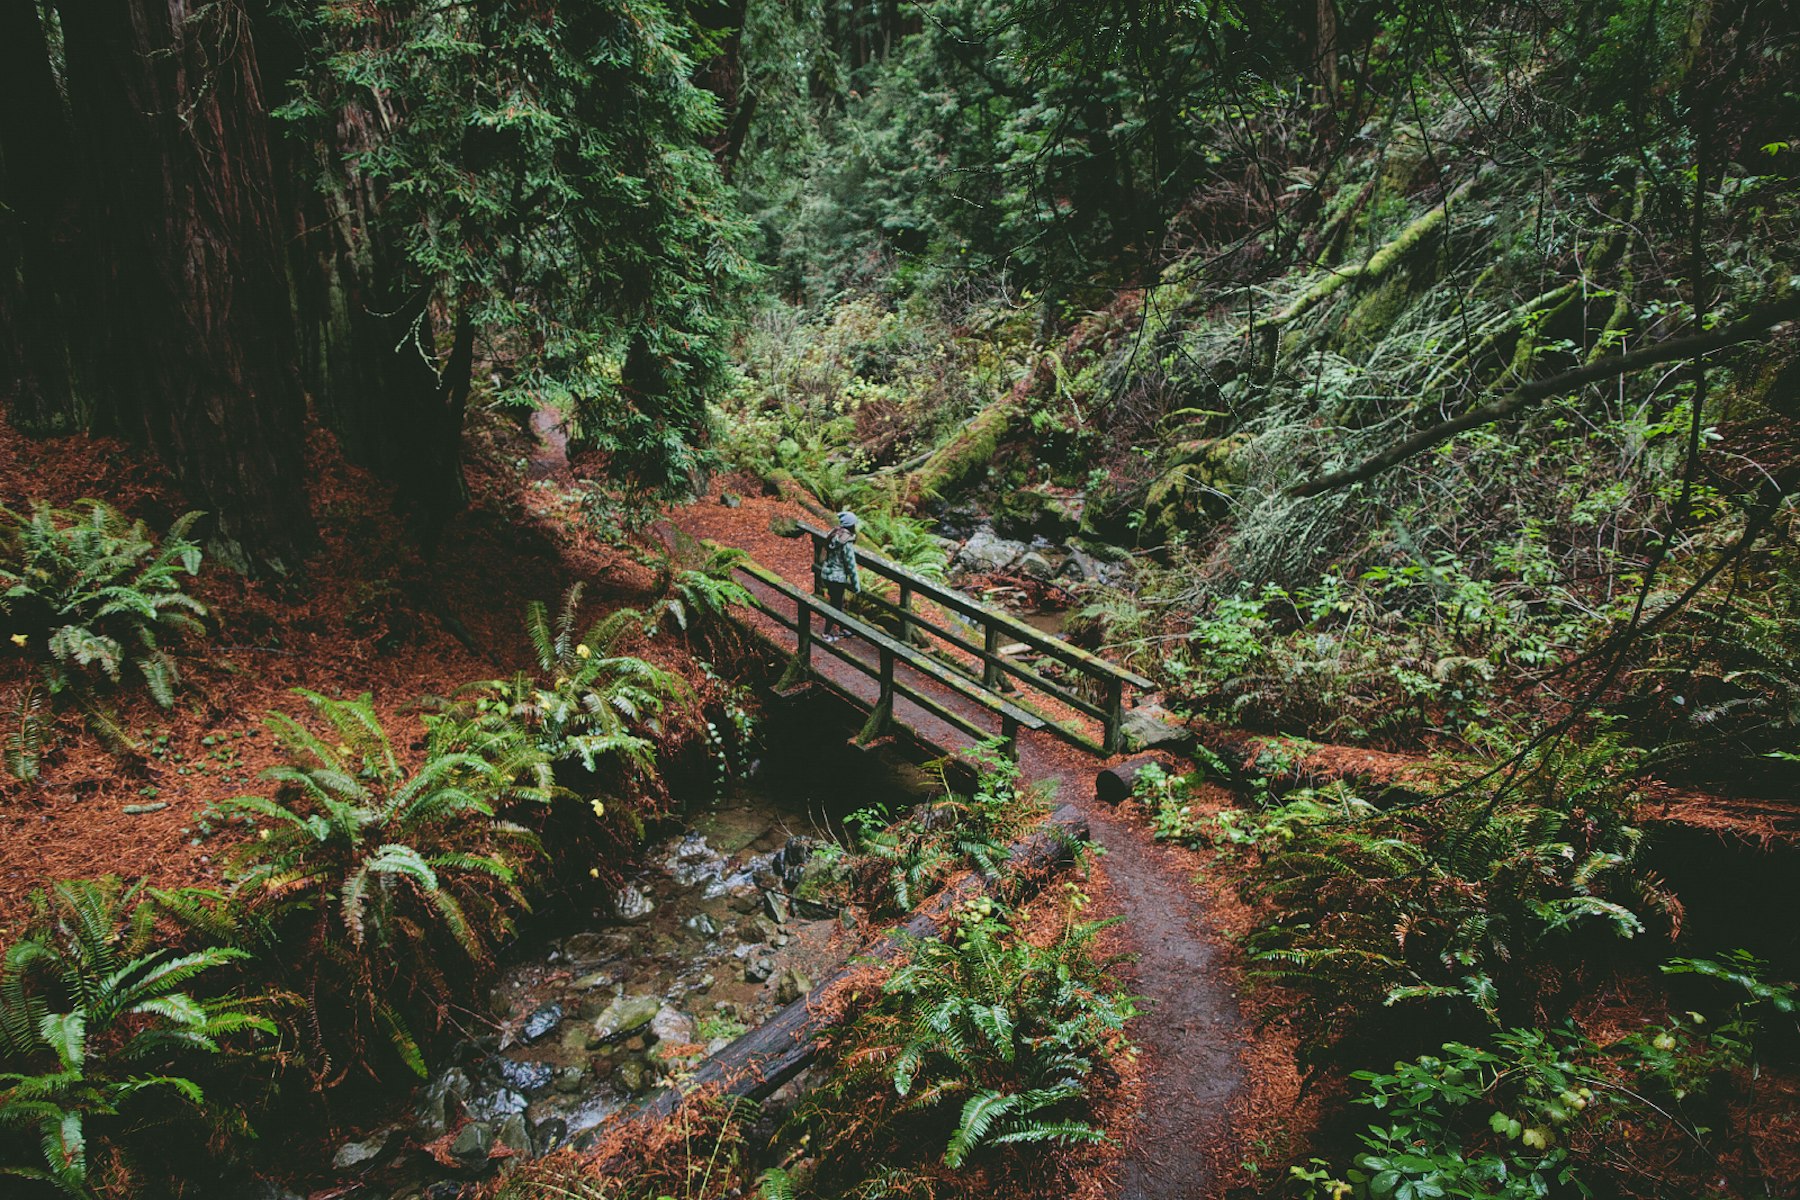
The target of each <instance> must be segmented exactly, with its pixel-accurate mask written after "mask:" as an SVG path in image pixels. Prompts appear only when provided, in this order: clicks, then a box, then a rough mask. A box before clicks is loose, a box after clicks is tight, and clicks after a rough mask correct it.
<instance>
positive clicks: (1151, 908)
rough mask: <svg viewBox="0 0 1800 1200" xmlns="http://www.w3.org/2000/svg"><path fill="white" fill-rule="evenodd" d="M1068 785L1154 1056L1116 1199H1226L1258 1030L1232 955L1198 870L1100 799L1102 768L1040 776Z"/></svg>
mask: <svg viewBox="0 0 1800 1200" xmlns="http://www.w3.org/2000/svg"><path fill="white" fill-rule="evenodd" d="M1033 757H1034V755H1033V754H1032V753H1031V748H1030V747H1027V749H1026V752H1025V753H1024V754H1023V755H1022V756H1021V764H1022V765H1023V766H1024V768H1025V770H1026V772H1027V774H1028V775H1032V776H1037V777H1039V778H1051V779H1054V780H1055V781H1056V782H1057V785H1058V786H1057V797H1058V799H1060V800H1065V801H1070V802H1073V803H1075V804H1077V805H1079V806H1080V807H1081V809H1082V812H1083V813H1084V814H1085V815H1086V817H1087V819H1088V825H1089V828H1090V830H1091V836H1092V838H1093V840H1094V841H1095V842H1097V843H1099V844H1100V845H1101V846H1104V847H1105V848H1106V853H1105V854H1104V855H1102V856H1101V857H1100V858H1099V860H1098V863H1097V865H1096V872H1097V873H1098V874H1099V875H1100V876H1101V877H1102V878H1103V880H1104V882H1105V892H1104V894H1103V895H1102V897H1101V905H1100V906H1101V909H1102V912H1101V915H1104V916H1113V915H1120V916H1123V917H1124V918H1125V922H1124V924H1123V925H1122V926H1120V929H1121V932H1122V933H1123V934H1124V941H1125V944H1126V950H1127V951H1128V952H1129V953H1131V954H1134V955H1136V956H1137V957H1136V961H1135V962H1134V963H1132V964H1131V966H1130V967H1129V968H1128V969H1127V971H1126V976H1127V979H1128V986H1130V988H1131V989H1132V991H1133V992H1134V993H1135V994H1137V995H1138V996H1140V997H1142V1000H1141V1001H1140V1003H1141V1006H1142V1007H1143V1009H1144V1010H1145V1011H1144V1013H1143V1015H1142V1016H1140V1017H1139V1018H1138V1019H1137V1020H1136V1021H1134V1022H1133V1023H1132V1025H1131V1030H1130V1033H1131V1037H1132V1040H1133V1041H1135V1042H1136V1043H1137V1044H1138V1045H1139V1046H1140V1047H1142V1049H1143V1051H1144V1060H1143V1062H1144V1075H1143V1082H1142V1093H1141V1107H1140V1110H1139V1113H1138V1120H1137V1123H1136V1125H1135V1126H1134V1127H1133V1128H1132V1129H1130V1130H1128V1131H1126V1132H1125V1156H1124V1158H1123V1159H1122V1160H1121V1162H1120V1165H1119V1181H1118V1190H1117V1191H1116V1192H1114V1193H1113V1195H1114V1196H1115V1197H1116V1200H1172V1198H1175V1197H1180V1198H1181V1200H1199V1198H1201V1197H1207V1196H1213V1195H1216V1194H1217V1193H1216V1191H1215V1190H1214V1187H1213V1185H1214V1183H1215V1180H1216V1164H1217V1163H1218V1161H1219V1159H1220V1157H1221V1156H1222V1155H1224V1154H1227V1153H1228V1152H1229V1148H1230V1140H1231V1135H1232V1133H1233V1128H1232V1113H1233V1110H1234V1108H1235V1104H1236V1101H1237V1098H1238V1093H1239V1091H1240V1089H1241V1088H1242V1087H1243V1079H1244V1070H1243V1065H1242V1063H1241V1062H1240V1061H1239V1056H1240V1052H1241V1050H1242V1049H1243V1046H1244V1044H1245V1041H1246V1039H1247V1038H1248V1037H1249V1030H1248V1028H1247V1026H1246V1022H1245V1021H1244V1019H1243V1015H1242V1013H1241V1012H1240V1010H1239V1007H1238V999H1237V994H1236V991H1235V990H1234V988H1233V986H1232V983H1231V977H1230V975H1229V973H1227V972H1226V971H1224V970H1222V969H1221V967H1222V964H1221V963H1220V961H1219V959H1220V955H1221V951H1220V949H1219V947H1218V944H1217V941H1216V938H1215V937H1214V936H1212V935H1211V932H1210V930H1209V928H1208V925H1207V922H1206V914H1205V912H1204V911H1203V909H1202V908H1201V906H1200V904H1199V902H1198V898H1197V897H1196V895H1195V893H1194V887H1193V881H1192V868H1191V866H1190V865H1189V864H1188V863H1187V862H1186V861H1184V860H1183V859H1181V858H1180V857H1179V856H1178V855H1177V854H1176V853H1175V852H1173V851H1171V850H1169V849H1168V848H1167V847H1165V846H1162V845H1159V844H1158V843H1157V842H1156V841H1155V840H1154V839H1152V838H1151V837H1150V835H1149V832H1148V831H1147V830H1146V829H1145V828H1144V827H1143V825H1142V824H1141V823H1140V822H1138V821H1136V820H1134V819H1132V818H1131V817H1130V816H1128V815H1127V814H1125V813H1123V812H1121V811H1120V810H1118V809H1115V808H1112V807H1110V806H1108V805H1105V804H1102V803H1100V802H1099V801H1097V800H1095V799H1094V786H1093V772H1092V771H1088V772H1085V773H1083V774H1080V775H1077V774H1075V773H1073V772H1070V771H1069V770H1068V769H1067V768H1052V769H1051V770H1050V771H1047V772H1041V770H1034V769H1033V768H1034V764H1033V762H1032V759H1033Z"/></svg>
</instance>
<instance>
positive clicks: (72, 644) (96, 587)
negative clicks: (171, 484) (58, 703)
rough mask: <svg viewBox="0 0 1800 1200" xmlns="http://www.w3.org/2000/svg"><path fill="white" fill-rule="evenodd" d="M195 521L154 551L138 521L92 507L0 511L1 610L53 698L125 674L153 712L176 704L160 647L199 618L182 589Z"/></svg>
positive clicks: (196, 550)
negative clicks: (40, 668) (138, 683)
mask: <svg viewBox="0 0 1800 1200" xmlns="http://www.w3.org/2000/svg"><path fill="white" fill-rule="evenodd" d="M199 519H200V514H199V513H188V514H187V515H186V516H184V517H182V518H181V519H179V520H178V521H176V522H175V523H174V524H173V525H171V526H170V527H169V531H168V533H167V534H165V535H164V536H163V538H162V546H161V549H158V547H157V541H156V539H155V538H154V537H153V536H152V535H151V534H150V532H149V531H148V530H147V529H146V528H145V526H144V523H143V522H142V521H129V520H127V519H126V518H125V516H124V515H123V514H122V513H120V512H119V511H118V510H117V509H115V508H113V507H111V506H110V505H107V504H104V503H102V502H101V501H98V500H83V501H78V502H77V505H76V507H74V508H70V509H57V508H52V507H51V506H50V505H48V504H43V503H39V504H36V505H34V506H33V507H32V510H31V515H30V516H29V517H26V516H22V515H20V514H19V513H15V512H13V511H12V510H10V509H4V508H0V610H3V611H4V612H5V614H6V618H7V625H8V627H9V630H8V634H9V636H10V637H11V639H12V640H13V642H14V643H16V644H18V645H19V646H21V647H22V648H24V649H25V650H26V651H27V652H28V653H30V654H32V655H33V656H35V657H36V658H38V659H39V660H40V661H41V662H42V663H43V665H44V673H45V678H46V680H47V681H48V683H49V685H50V690H51V692H52V693H53V694H55V693H61V692H65V691H68V690H71V689H75V690H78V691H84V692H85V691H91V690H93V689H95V688H96V687H98V686H99V684H100V681H101V680H102V679H104V680H105V681H107V682H109V683H112V684H118V683H120V682H121V681H122V680H123V677H124V674H125V672H126V670H127V668H129V669H130V670H131V671H132V672H133V673H134V674H135V675H136V676H137V677H138V678H140V679H142V680H143V683H144V687H145V688H146V690H148V691H149V693H150V695H151V697H152V698H153V699H154V700H155V701H156V702H157V703H158V704H160V705H161V706H162V707H164V708H168V707H170V706H171V705H173V704H174V703H175V689H176V687H177V686H178V685H179V683H180V680H181V676H180V673H179V671H178V670H177V669H176V666H175V661H174V659H172V658H171V657H169V654H168V652H167V651H166V650H165V649H163V646H162V641H161V639H163V638H166V637H168V636H169V635H170V634H172V633H181V632H186V631H191V630H198V629H200V628H201V624H200V618H202V617H204V616H205V615H206V607H205V606H204V605H202V604H201V603H200V602H199V601H198V600H196V599H194V598H193V597H192V596H190V595H188V594H187V593H186V592H185V591H183V590H182V581H181V575H182V574H183V573H185V574H187V575H189V576H192V575H194V574H195V573H197V572H198V571H199V569H200V547H199V545H198V544H196V543H194V542H192V541H190V540H189V539H188V536H187V535H188V533H189V531H190V530H192V529H193V527H194V523H195V522H196V521H198V520H199Z"/></svg>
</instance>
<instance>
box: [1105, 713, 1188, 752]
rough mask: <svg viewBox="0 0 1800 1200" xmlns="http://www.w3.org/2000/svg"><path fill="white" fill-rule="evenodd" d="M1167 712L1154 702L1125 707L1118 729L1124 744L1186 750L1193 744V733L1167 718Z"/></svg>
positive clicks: (1134, 748) (1144, 747)
mask: <svg viewBox="0 0 1800 1200" xmlns="http://www.w3.org/2000/svg"><path fill="white" fill-rule="evenodd" d="M1168 716H1169V714H1168V713H1167V712H1166V711H1164V710H1163V709H1162V708H1161V707H1159V706H1157V705H1154V704H1145V705H1142V706H1140V707H1138V708H1132V709H1127V710H1126V711H1125V720H1124V722H1123V724H1121V726H1120V729H1121V730H1122V731H1123V732H1124V734H1125V744H1126V745H1127V746H1129V747H1131V748H1132V749H1133V750H1173V751H1177V752H1179V751H1182V750H1186V749H1188V748H1189V747H1191V746H1192V745H1193V744H1194V733H1193V731H1192V730H1190V729H1187V728H1185V727H1183V726H1181V725H1177V724H1175V723H1174V722H1173V721H1171V720H1167V719H1165V718H1167V717H1168Z"/></svg>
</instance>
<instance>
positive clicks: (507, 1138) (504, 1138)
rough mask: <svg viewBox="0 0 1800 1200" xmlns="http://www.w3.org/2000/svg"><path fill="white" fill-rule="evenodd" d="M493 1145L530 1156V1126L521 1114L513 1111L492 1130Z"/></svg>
mask: <svg viewBox="0 0 1800 1200" xmlns="http://www.w3.org/2000/svg"><path fill="white" fill-rule="evenodd" d="M494 1145H495V1146H497V1147H504V1148H506V1149H508V1150H511V1151H514V1152H515V1153H518V1154H523V1155H525V1156H526V1157H527V1158H529V1157H530V1156H531V1126H530V1125H528V1124H527V1123H526V1121H525V1118H524V1116H523V1115H521V1114H519V1113H514V1114H513V1115H512V1116H510V1117H508V1118H506V1120H504V1121H502V1122H500V1127H499V1128H498V1129H496V1130H494Z"/></svg>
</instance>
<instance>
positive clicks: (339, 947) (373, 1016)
mask: <svg viewBox="0 0 1800 1200" xmlns="http://www.w3.org/2000/svg"><path fill="white" fill-rule="evenodd" d="M298 694H299V695H300V696H301V697H302V698H303V699H304V700H305V701H306V702H307V705H308V707H309V708H310V709H311V712H312V716H313V722H312V724H313V725H316V726H318V729H317V731H315V730H314V729H313V728H309V727H308V724H307V723H305V722H302V721H299V720H296V719H294V718H292V717H289V716H286V715H285V714H281V713H272V714H270V716H269V721H268V724H269V729H270V731H271V732H272V733H273V734H274V735H275V737H276V738H277V740H278V741H279V742H280V744H281V747H282V750H283V751H284V753H285V754H286V756H287V759H288V761H287V763H285V764H283V765H281V766H277V767H271V768H270V769H269V770H267V771H265V772H264V773H263V778H264V779H265V780H266V781H267V782H268V783H270V784H272V785H273V786H274V789H275V791H274V794H273V795H270V796H238V797H235V798H233V799H231V800H228V801H226V802H225V803H224V804H223V805H222V807H223V808H224V809H225V810H226V811H227V813H229V814H231V815H234V816H238V817H242V818H245V819H246V820H247V821H253V822H254V823H255V829H256V834H255V836H254V837H251V838H249V839H247V840H245V841H244V842H243V843H241V845H240V846H239V847H237V848H236V850H235V851H234V852H233V868H232V869H233V887H234V890H235V892H236V894H237V896H238V897H239V902H240V903H241V904H242V905H243V906H244V907H245V908H246V909H247V913H248V916H249V917H250V918H251V920H252V921H254V922H256V923H259V924H262V925H265V926H266V927H267V928H269V929H270V930H271V931H272V933H273V936H274V937H276V938H278V939H280V940H281V941H282V943H283V944H284V945H287V946H289V947H296V948H299V949H298V952H297V953H293V954H292V956H291V957H289V958H288V959H287V961H289V962H292V963H293V969H294V971H295V978H294V979H293V980H291V981H290V982H291V985H292V986H293V987H294V989H295V990H296V991H297V992H298V993H300V994H301V995H302V996H304V997H305V998H306V1001H307V1003H308V1005H309V1007H310V1009H311V1017H310V1029H309V1031H308V1032H309V1034H310V1038H309V1041H310V1042H311V1043H312V1049H313V1052H314V1054H315V1056H316V1066H317V1070H318V1071H319V1072H320V1074H321V1076H324V1075H327V1074H341V1072H342V1071H345V1070H348V1069H349V1068H350V1067H352V1066H358V1065H366V1066H372V1065H373V1064H372V1063H371V1060H370V1058H369V1046H370V1044H371V1043H372V1042H373V1041H374V1039H375V1037H376V1036H380V1037H381V1038H382V1039H383V1040H385V1041H387V1042H388V1043H389V1044H390V1045H391V1047H392V1048H393V1050H394V1052H395V1053H397V1054H398V1056H399V1058H400V1060H401V1061H402V1062H404V1063H405V1064H406V1065H407V1066H408V1067H410V1068H411V1069H412V1070H414V1071H415V1072H417V1073H419V1074H421V1075H423V1074H424V1073H425V1062H424V1057H423V1049H422V1044H421V1040H420V1038H421V1036H422V1033H423V1032H425V1031H421V1030H416V1029H415V1025H416V1024H417V1023H418V1022H419V1020H420V1019H423V1020H425V1021H426V1022H428V1023H429V1024H428V1026H427V1029H431V1028H435V1027H436V1026H437V1025H439V1024H440V1023H441V1022H442V1021H443V1019H444V1017H445V1015H446V1011H447V999H448V997H450V996H452V995H454V994H456V992H455V988H454V987H453V985H452V981H453V980H454V979H455V978H456V977H457V969H458V966H459V964H461V965H464V966H470V965H472V966H476V967H482V966H486V965H488V964H490V963H491V961H492V956H493V953H494V950H495V947H496V946H497V944H498V942H499V939H500V938H501V937H502V936H504V935H505V934H507V933H509V932H510V931H511V930H512V928H513V921H514V916H515V914H516V913H517V912H519V911H521V910H523V909H525V908H527V907H528V905H527V903H526V897H525V893H524V890H523V887H522V885H521V882H520V874H521V871H522V870H523V869H524V867H525V866H526V864H528V863H529V862H530V861H531V860H532V859H533V858H535V857H536V856H537V854H538V853H539V849H540V848H539V845H538V840H537V838H536V836H535V835H533V834H532V833H531V832H530V830H528V829H527V828H525V827H524V826H523V825H521V824H519V823H517V822H516V821H514V820H512V819H510V818H509V817H508V816H507V815H506V814H505V812H504V811H503V810H505V809H506V808H508V807H510V806H516V805H535V804H541V803H544V802H545V801H547V800H548V799H549V797H550V795H551V792H552V788H553V782H552V780H551V778H550V776H549V772H548V770H547V760H546V758H545V756H544V754H543V752H542V751H540V750H538V749H537V748H536V747H535V746H533V745H531V744H530V743H529V742H528V741H526V740H525V739H523V738H519V737H514V736H509V735H508V733H507V732H506V731H496V730H494V729H491V728H484V727H481V726H479V725H473V724H469V723H460V722H455V721H450V720H446V719H436V720H433V721H430V722H428V729H427V733H426V738H425V752H424V758H423V761H422V762H421V763H420V764H419V765H418V767H417V768H416V769H415V768H409V767H408V766H407V765H406V764H404V763H403V762H402V761H401V759H400V757H399V755H398V754H397V753H396V752H395V750H394V747H393V744H392V742H391V741H390V739H389V736H388V732H387V730H386V729H385V728H384V727H383V725H382V722H381V719H380V717H379V716H378V715H377V714H376V713H375V711H374V708H373V707H372V705H371V703H370V698H369V696H368V695H367V694H366V693H365V694H364V695H362V696H360V697H357V698H355V699H350V700H337V699H332V698H329V697H326V696H321V695H318V694H317V693H313V692H307V691H304V690H301V691H299V692H298ZM233 919H234V920H236V918H233ZM238 923H239V925H240V928H246V929H248V928H252V927H253V926H251V925H249V924H247V923H245V922H243V921H241V920H239V921H238Z"/></svg>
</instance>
